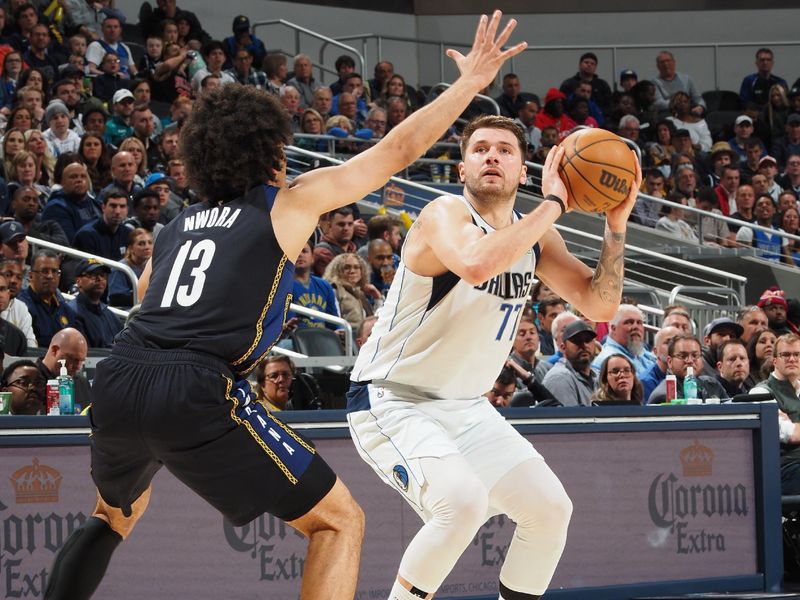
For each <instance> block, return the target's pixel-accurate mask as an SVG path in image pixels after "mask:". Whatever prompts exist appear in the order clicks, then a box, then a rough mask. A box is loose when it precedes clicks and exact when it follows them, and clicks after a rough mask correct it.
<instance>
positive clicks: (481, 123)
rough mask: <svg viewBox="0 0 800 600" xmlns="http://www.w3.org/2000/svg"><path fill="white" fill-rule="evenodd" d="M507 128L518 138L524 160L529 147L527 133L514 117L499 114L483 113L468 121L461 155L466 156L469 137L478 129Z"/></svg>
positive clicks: (462, 139) (462, 141)
mask: <svg viewBox="0 0 800 600" xmlns="http://www.w3.org/2000/svg"><path fill="white" fill-rule="evenodd" d="M483 128H486V129H505V130H506V131H510V132H511V133H513V134H514V135H515V136H516V138H517V142H518V143H519V150H520V153H521V154H522V157H523V160H524V158H525V151H526V150H527V148H528V141H527V140H526V139H525V133H524V132H523V131H522V127H520V126H519V125H517V124H516V123H515V122H514V121H513V119H509V118H508V117H501V116H499V115H481V116H479V117H475V118H474V119H472V121H470V122H469V123H467V126H466V127H464V131H463V132H462V133H461V156H462V157H463V156H465V155H466V153H467V146H468V145H469V138H471V137H472V134H473V133H475V131H477V130H478V129H483Z"/></svg>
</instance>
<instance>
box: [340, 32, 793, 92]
mask: <svg viewBox="0 0 800 600" xmlns="http://www.w3.org/2000/svg"><path fill="white" fill-rule="evenodd" d="M335 39H336V40H337V41H340V42H341V41H361V48H362V55H363V56H364V59H365V60H367V59H368V57H369V42H370V40H373V41H374V43H375V47H376V55H377V58H378V60H380V59H383V58H385V57H384V56H383V43H384V41H391V42H402V43H408V44H413V45H414V46H434V47H436V48H438V52H439V79H444V76H445V66H446V65H447V61H446V60H445V53H444V51H445V49H446V48H469V47H471V45H472V43H471V42H464V41H459V42H448V41H444V40H433V39H423V38H413V37H404V36H395V35H383V34H378V33H361V34H354V35H346V36H337V37H336V38H335ZM785 46H800V42H798V41H780V40H769V41H747V42H719V43H714V42H698V43H671V42H663V43H652V44H592V45H591V46H587V45H586V44H582V45H556V46H534V45H529V46H528V47H527V48H526V49H525V53H528V52H577V51H580V52H583V51H585V50H587V49H591V50H592V51H593V52H602V51H604V50H607V51H609V52H610V54H611V73H615V74H616V73H619V68H620V67H619V60H618V53H619V52H621V51H625V50H648V49H652V50H671V49H675V48H698V49H709V50H711V51H712V54H713V59H712V60H713V70H714V89H716V90H718V89H719V72H720V67H719V56H720V50H721V49H725V48H753V49H756V48H761V47H767V48H776V47H785ZM519 59H520V57H519V56H514V57H511V59H510V60H509V61H508V62H507V64H506V68H507V72H510V73H514V72H516V71H517V67H516V62H517V61H518V60H519ZM367 62H369V61H368V60H367ZM614 85H616V77H614Z"/></svg>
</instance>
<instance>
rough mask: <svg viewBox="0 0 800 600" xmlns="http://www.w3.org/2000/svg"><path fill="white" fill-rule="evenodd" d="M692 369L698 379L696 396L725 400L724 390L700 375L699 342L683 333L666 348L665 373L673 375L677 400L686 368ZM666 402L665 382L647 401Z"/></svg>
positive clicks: (715, 382) (701, 357) (711, 378)
mask: <svg viewBox="0 0 800 600" xmlns="http://www.w3.org/2000/svg"><path fill="white" fill-rule="evenodd" d="M689 367H692V369H693V370H694V374H695V376H696V377H697V379H698V385H697V396H698V398H701V399H703V400H705V399H706V398H714V397H716V398H727V397H728V394H727V392H726V391H725V388H724V387H722V385H721V384H720V383H719V381H717V378H716V376H715V377H709V376H708V375H703V374H701V371H702V370H703V354H702V351H701V347H700V340H698V339H697V338H696V337H694V336H693V335H691V334H688V333H684V334H681V335H678V336H676V337H674V338H672V340H671V341H670V342H669V345H668V346H667V371H668V373H671V374H672V375H675V380H676V384H677V385H676V389H677V394H678V397H679V398H682V397H683V380H684V378H685V377H686V373H687V371H688V368H689ZM666 401H667V382H666V378H665V380H664V381H662V382H661V383H659V384H658V385H657V386H656V388H655V389H654V390H653V392H652V393H651V394H650V397H649V398H648V400H647V403H648V404H663V403H664V402H666Z"/></svg>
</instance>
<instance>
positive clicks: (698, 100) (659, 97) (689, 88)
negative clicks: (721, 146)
mask: <svg viewBox="0 0 800 600" xmlns="http://www.w3.org/2000/svg"><path fill="white" fill-rule="evenodd" d="M676 66H677V63H676V62H675V56H674V55H673V54H672V52H670V51H668V50H662V51H661V52H659V53H658V56H656V68H657V69H658V75H656V76H655V77H653V84H654V85H655V86H656V97H655V101H654V102H653V105H654V107H655V108H656V109H657V110H658V111H659V116H667V115H669V113H670V106H669V104H670V100H671V99H672V96H674V95H675V93H676V92H683V93H685V94H687V95H688V96H689V99H690V101H691V109H690V110H691V112H692V114H694V115H696V116H698V117H702V116H703V114H704V113H705V111H706V103H705V100H703V96H701V95H700V92H699V91H698V89H697V86H695V84H694V81H692V78H691V77H689V76H688V75H687V74H685V73H679V72H678V71H677V70H676ZM710 146H711V144H709V147H710Z"/></svg>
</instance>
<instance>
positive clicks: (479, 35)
mask: <svg viewBox="0 0 800 600" xmlns="http://www.w3.org/2000/svg"><path fill="white" fill-rule="evenodd" d="M502 17H503V13H502V12H501V11H499V10H496V11H494V14H493V15H492V18H491V20H490V19H489V18H488V17H487V16H486V15H481V20H480V22H479V23H478V29H477V30H476V31H475V41H474V42H473V43H472V49H471V50H470V51H469V54H467V55H466V56H464V55H463V54H461V53H460V52H458V51H457V50H453V49H452V48H449V49H448V50H447V52H446V54H447V56H449V57H450V58H452V59H453V60H454V61H455V63H456V66H457V67H458V70H459V71H460V72H461V76H462V77H474V78H475V79H476V81H478V83H479V84H480V88H481V89H483V88H485V87H486V86H487V85H489V84H490V83H492V81H494V78H495V76H496V75H497V72H498V71H499V70H500V67H501V66H502V65H503V63H504V62H505V61H506V60H507V59H509V58H511V57H512V56H516V55H517V54H519V53H520V52H522V51H523V50H524V49H525V48H527V47H528V43H527V42H520V43H519V44H517V45H516V46H512V47H511V48H508V49H507V50H503V49H502V48H503V45H504V44H505V43H506V42H507V41H508V38H509V37H510V36H511V32H512V31H514V28H515V27H516V26H517V21H516V20H515V19H511V20H510V21H509V22H508V23H507V24H506V26H505V28H504V29H503V31H502V32H501V33H500V35H499V36H497V38H496V39H495V36H496V35H497V29H498V27H499V26H500V20H501V19H502Z"/></svg>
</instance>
